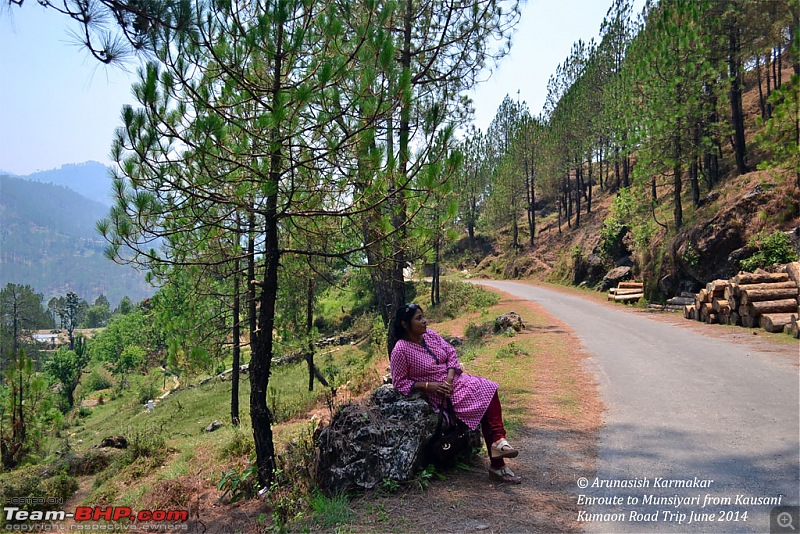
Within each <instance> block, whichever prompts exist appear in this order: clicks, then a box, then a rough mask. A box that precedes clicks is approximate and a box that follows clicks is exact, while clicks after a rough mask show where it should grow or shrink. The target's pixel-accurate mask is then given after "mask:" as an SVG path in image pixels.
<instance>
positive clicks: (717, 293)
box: [706, 280, 730, 297]
mask: <svg viewBox="0 0 800 534" xmlns="http://www.w3.org/2000/svg"><path fill="white" fill-rule="evenodd" d="M729 285H730V282H729V281H728V280H713V281H711V282H709V283H707V284H706V291H707V292H708V294H709V295H711V296H712V297H722V296H724V295H725V288H726V287H728V286H729Z"/></svg>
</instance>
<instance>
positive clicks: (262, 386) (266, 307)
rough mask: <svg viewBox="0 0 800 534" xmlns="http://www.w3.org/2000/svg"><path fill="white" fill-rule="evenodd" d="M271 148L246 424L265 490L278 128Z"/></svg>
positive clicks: (276, 98)
mask: <svg viewBox="0 0 800 534" xmlns="http://www.w3.org/2000/svg"><path fill="white" fill-rule="evenodd" d="M283 31H284V26H283V23H281V24H280V25H279V26H278V35H277V39H276V42H275V64H274V67H273V85H272V94H271V96H272V109H273V110H277V109H280V107H281V96H282V95H281V93H282V91H283V86H282V81H283V80H282V72H283V67H282V64H283V54H284V51H283ZM270 137H271V139H272V140H273V142H274V145H275V147H274V148H273V149H272V153H271V154H270V162H269V176H268V177H267V179H268V184H267V185H268V187H266V191H267V196H266V199H265V208H266V209H265V214H264V239H265V250H264V264H265V265H264V267H265V268H264V279H263V283H262V287H261V299H260V307H259V310H258V330H257V333H256V345H255V347H253V352H252V357H251V359H250V420H251V423H252V425H253V438H254V441H255V450H256V465H257V466H258V482H259V484H260V485H261V487H262V488H269V487H270V486H271V484H272V480H273V476H274V474H275V444H274V443H273V440H272V413H271V412H270V410H269V407H268V406H267V390H268V387H269V377H270V367H271V364H272V342H273V339H272V332H273V330H274V328H275V303H276V302H277V300H278V269H279V268H280V248H279V246H278V191H279V190H280V187H279V184H280V177H281V166H282V159H283V152H282V149H281V145H280V142H279V141H278V140H279V139H280V130H279V125H278V124H275V125H274V126H273V128H272V131H271V132H270Z"/></svg>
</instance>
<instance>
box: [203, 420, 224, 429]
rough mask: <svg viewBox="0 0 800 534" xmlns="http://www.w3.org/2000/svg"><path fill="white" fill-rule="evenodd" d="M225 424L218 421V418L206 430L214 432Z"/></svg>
mask: <svg viewBox="0 0 800 534" xmlns="http://www.w3.org/2000/svg"><path fill="white" fill-rule="evenodd" d="M224 425H225V423H223V422H222V421H217V420H216V419H215V420H214V421H213V422H212V423H211V424H210V425H208V426H207V427H206V432H214V431H215V430H219V429H220V428H222V427H223V426H224Z"/></svg>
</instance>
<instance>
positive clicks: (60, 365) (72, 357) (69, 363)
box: [45, 337, 89, 412]
mask: <svg viewBox="0 0 800 534" xmlns="http://www.w3.org/2000/svg"><path fill="white" fill-rule="evenodd" d="M81 339H82V338H80V337H79V338H78V341H77V343H76V348H78V349H79V350H78V351H73V350H68V349H65V348H63V347H62V348H59V349H58V350H57V351H56V352H55V353H53V354H52V356H50V359H49V360H47V362H46V363H45V370H46V371H47V373H48V374H50V375H51V376H52V377H53V378H54V379H55V380H56V381H57V382H58V383H59V384H61V395H62V397H63V398H64V400H65V403H66V406H65V409H64V411H65V412H66V411H68V410H70V409H72V406H73V404H74V403H75V398H74V396H73V394H74V391H75V387H76V386H77V385H78V382H79V381H80V378H81V373H82V372H83V368H84V367H85V366H86V364H87V362H88V361H89V355H88V354H86V351H85V350H84V345H83V341H81Z"/></svg>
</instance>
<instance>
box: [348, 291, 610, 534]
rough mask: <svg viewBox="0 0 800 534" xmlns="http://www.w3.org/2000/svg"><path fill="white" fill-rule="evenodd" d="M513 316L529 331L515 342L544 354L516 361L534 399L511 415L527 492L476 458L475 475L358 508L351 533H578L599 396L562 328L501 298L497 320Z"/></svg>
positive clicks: (373, 498)
mask: <svg viewBox="0 0 800 534" xmlns="http://www.w3.org/2000/svg"><path fill="white" fill-rule="evenodd" d="M508 311H515V312H517V313H519V314H520V315H521V316H522V318H523V320H524V321H525V323H526V325H527V328H526V329H525V330H524V331H523V332H522V333H520V334H518V335H517V336H516V337H515V338H512V339H513V342H514V343H518V344H523V343H525V341H527V340H528V339H529V340H531V341H534V343H535V345H536V346H537V347H538V348H539V349H540V350H537V351H536V354H535V355H530V356H525V355H522V356H520V357H519V358H518V360H515V361H518V362H519V369H517V371H518V372H521V373H524V374H527V375H528V376H529V380H528V381H526V382H527V384H528V386H527V389H528V393H530V394H529V395H524V398H525V401H524V404H523V405H522V406H518V407H515V409H518V410H520V411H522V412H523V415H522V420H523V421H524V423H523V425H522V426H521V427H520V428H516V429H515V430H514V431H513V432H510V433H509V439H510V440H511V441H512V443H513V444H514V446H515V447H516V448H518V449H519V450H520V456H519V457H518V458H516V459H515V460H511V461H509V462H508V463H509V465H510V466H511V467H512V469H514V471H515V472H516V473H517V474H518V475H520V476H522V477H523V482H522V484H521V485H519V486H508V485H502V484H501V485H497V484H494V483H492V482H490V481H489V479H488V476H487V474H486V470H485V465H486V460H485V458H480V459H478V460H477V462H476V464H475V465H474V466H473V470H472V471H469V472H468V471H457V470H454V471H450V472H448V473H447V474H446V479H445V480H442V481H439V480H437V481H434V482H432V483H431V484H430V486H429V487H428V488H427V489H426V490H424V491H422V490H419V489H417V488H413V487H412V488H409V489H406V490H400V491H399V492H396V493H389V494H384V493H372V494H368V495H365V496H363V497H360V498H357V499H355V500H354V501H353V502H352V503H351V504H352V509H353V512H354V513H355V514H356V518H355V519H354V520H353V521H352V522H351V523H350V524H349V529H348V530H349V531H350V532H409V533H416V532H419V533H423V532H425V533H427V532H437V533H438V532H442V533H446V532H504V533H523V532H548V533H550V532H580V531H581V527H580V524H579V523H577V521H576V518H577V511H578V506H577V503H576V498H575V496H574V494H573V492H574V490H575V481H576V480H577V479H578V478H579V477H581V476H591V474H592V473H593V471H594V468H595V458H596V448H597V439H598V438H597V436H598V429H599V428H600V425H601V423H602V421H601V415H602V410H603V407H602V405H601V403H600V401H599V395H598V391H597V387H596V384H595V382H594V379H593V378H592V376H591V374H590V373H589V372H588V371H587V370H586V369H585V367H584V360H585V358H586V355H585V354H584V353H583V352H582V351H581V347H580V343H579V341H578V340H577V339H576V338H575V336H574V335H573V334H572V333H571V331H570V330H569V329H568V328H566V327H565V326H564V324H563V323H561V322H560V321H558V320H557V319H555V318H554V317H552V316H550V315H549V314H548V313H547V312H546V311H545V310H544V309H543V308H542V307H541V306H539V305H538V304H535V303H533V302H529V301H525V300H522V299H518V298H516V297H512V296H510V295H507V294H502V298H501V301H500V302H499V303H498V304H497V305H496V306H495V307H494V308H493V310H492V312H493V313H494V312H497V313H498V315H499V314H500V313H504V312H508ZM466 325H467V319H461V320H459V321H457V322H449V323H444V324H441V325H435V328H436V329H441V330H444V331H447V332H449V333H450V334H453V335H463V329H464V328H465V327H466ZM526 338H528V339H526ZM533 338H536V339H533ZM495 342H497V341H495ZM501 342H502V341H501ZM507 342H510V340H507ZM467 370H470V367H469V366H467ZM500 387H501V394H502V390H503V387H504V385H503V384H502V383H501V384H500Z"/></svg>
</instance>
